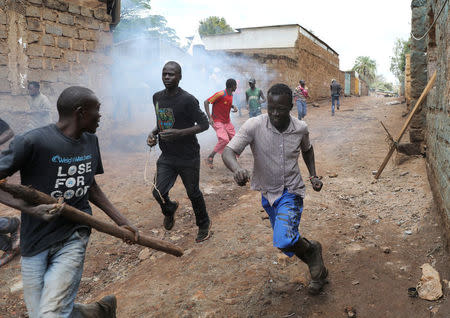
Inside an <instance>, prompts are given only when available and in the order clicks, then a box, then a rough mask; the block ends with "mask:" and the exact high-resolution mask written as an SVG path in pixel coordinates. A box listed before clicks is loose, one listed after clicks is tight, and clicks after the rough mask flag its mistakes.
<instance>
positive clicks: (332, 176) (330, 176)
mask: <svg viewBox="0 0 450 318" xmlns="http://www.w3.org/2000/svg"><path fill="white" fill-rule="evenodd" d="M337 176H338V174H337V173H332V174H330V175H328V178H336V177H337Z"/></svg>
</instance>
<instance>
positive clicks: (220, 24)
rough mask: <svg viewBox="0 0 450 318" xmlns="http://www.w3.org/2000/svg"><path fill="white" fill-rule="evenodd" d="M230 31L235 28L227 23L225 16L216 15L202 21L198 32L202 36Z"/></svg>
mask: <svg viewBox="0 0 450 318" xmlns="http://www.w3.org/2000/svg"><path fill="white" fill-rule="evenodd" d="M229 32H233V28H232V27H230V26H229V25H228V24H227V21H225V18H220V17H214V16H213V17H209V18H206V19H204V20H202V21H200V26H199V27H198V33H200V35H201V36H205V35H213V34H221V33H229Z"/></svg>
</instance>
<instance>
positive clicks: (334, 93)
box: [330, 79, 341, 116]
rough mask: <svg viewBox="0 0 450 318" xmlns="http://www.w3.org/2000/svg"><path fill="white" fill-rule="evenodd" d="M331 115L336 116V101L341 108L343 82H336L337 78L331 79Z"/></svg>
mask: <svg viewBox="0 0 450 318" xmlns="http://www.w3.org/2000/svg"><path fill="white" fill-rule="evenodd" d="M330 91H331V116H334V103H335V102H337V109H338V110H339V106H340V103H339V96H341V84H339V83H338V82H336V80H335V79H332V80H331V85H330Z"/></svg>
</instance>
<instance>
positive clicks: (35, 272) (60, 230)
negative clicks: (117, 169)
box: [0, 86, 139, 318]
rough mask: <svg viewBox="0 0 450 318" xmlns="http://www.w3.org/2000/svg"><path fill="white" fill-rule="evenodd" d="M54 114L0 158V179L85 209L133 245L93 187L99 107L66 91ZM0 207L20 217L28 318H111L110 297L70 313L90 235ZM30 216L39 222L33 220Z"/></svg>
mask: <svg viewBox="0 0 450 318" xmlns="http://www.w3.org/2000/svg"><path fill="white" fill-rule="evenodd" d="M57 108H58V113H59V121H58V122H57V123H56V124H50V125H48V126H44V127H40V128H37V129H34V130H31V131H29V132H27V133H25V134H23V135H20V136H17V137H16V138H15V139H14V140H13V141H12V142H11V144H10V146H9V150H7V151H5V152H3V154H2V156H1V157H0V178H1V179H3V178H5V177H7V176H10V175H12V174H14V173H15V172H16V171H20V177H21V184H23V185H27V186H31V187H33V188H34V189H36V190H39V191H42V192H44V193H47V194H49V195H51V196H52V197H54V198H62V199H63V200H64V202H65V203H66V204H69V205H71V206H73V207H75V208H77V209H79V210H81V211H83V212H85V213H88V214H92V210H91V207H90V205H89V202H88V201H91V202H92V203H94V204H95V205H96V206H97V207H99V208H100V209H101V210H103V211H104V212H105V213H106V214H107V215H108V216H109V217H110V218H111V219H112V220H114V222H115V223H117V224H118V225H120V226H124V227H127V228H128V229H130V230H131V231H133V232H134V233H135V240H137V238H138V235H139V233H138V230H137V229H136V228H135V227H134V226H133V225H131V224H130V222H129V221H128V220H127V219H126V218H125V217H124V216H123V215H122V214H121V213H120V212H119V211H118V210H117V209H116V208H115V207H114V206H113V205H112V203H111V202H110V201H109V200H108V199H107V198H106V196H105V194H104V193H103V191H102V190H101V189H100V186H99V185H98V184H97V183H96V181H95V175H96V174H101V173H103V166H102V161H101V157H100V150H99V146H98V140H97V136H96V135H95V132H96V130H97V127H98V123H99V121H100V117H101V115H100V113H99V110H100V102H99V101H98V99H97V97H96V96H95V94H94V92H92V91H91V90H90V89H87V88H84V87H79V86H72V87H69V88H67V89H65V90H64V91H63V92H62V93H61V95H60V96H59V98H58V102H57ZM0 202H3V203H8V205H10V206H13V207H15V208H17V209H20V210H21V211H22V215H21V219H22V220H21V221H22V226H21V243H20V248H21V253H22V262H21V263H22V264H21V269H22V280H23V290H24V298H25V304H26V306H27V309H28V314H29V317H30V318H35V317H36V318H37V317H44V316H45V317H50V316H51V317H79V316H82V317H84V316H86V315H94V316H95V315H96V316H95V317H115V307H116V300H115V297H114V296H107V297H105V298H104V299H102V300H101V301H100V302H97V303H95V304H91V305H80V304H75V305H74V300H75V297H76V294H77V291H78V287H79V284H80V281H81V275H82V272H83V264H84V257H85V252H86V247H87V244H88V240H89V235H90V232H91V229H90V228H89V227H88V226H86V225H83V224H77V223H74V222H71V221H69V220H67V219H65V218H64V217H62V216H59V215H56V216H55V217H53V218H49V215H48V213H46V212H47V211H48V210H50V209H53V208H55V206H54V205H52V204H51V205H41V206H37V207H30V206H28V205H27V204H25V203H24V202H23V201H22V200H18V199H15V198H13V197H12V196H10V195H9V196H8V194H7V193H6V192H3V191H0ZM31 210H32V211H31ZM33 212H34V213H33ZM36 212H37V213H38V214H41V216H43V218H37V217H35V213H36ZM77 315H78V316H77Z"/></svg>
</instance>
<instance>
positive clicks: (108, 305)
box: [98, 295, 117, 318]
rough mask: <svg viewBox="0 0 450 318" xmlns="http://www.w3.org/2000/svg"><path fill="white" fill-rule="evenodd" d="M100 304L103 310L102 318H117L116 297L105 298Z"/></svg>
mask: <svg viewBox="0 0 450 318" xmlns="http://www.w3.org/2000/svg"><path fill="white" fill-rule="evenodd" d="M98 304H99V305H100V307H101V308H102V309H103V314H104V315H103V316H102V317H105V318H106V317H109V318H116V309H117V299H116V296H114V295H109V296H105V297H103V298H102V299H100V300H99V301H98Z"/></svg>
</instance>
